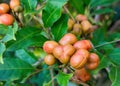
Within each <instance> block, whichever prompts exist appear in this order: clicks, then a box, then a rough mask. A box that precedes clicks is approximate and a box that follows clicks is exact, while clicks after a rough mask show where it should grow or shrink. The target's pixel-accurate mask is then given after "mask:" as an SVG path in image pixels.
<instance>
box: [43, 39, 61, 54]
mask: <svg viewBox="0 0 120 86" xmlns="http://www.w3.org/2000/svg"><path fill="white" fill-rule="evenodd" d="M58 45H59V44H58V43H57V42H55V41H46V42H45V43H44V44H43V50H44V51H45V52H46V53H52V52H53V49H54V48H55V47H56V46H58Z"/></svg>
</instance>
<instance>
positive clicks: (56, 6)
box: [42, 0, 67, 27]
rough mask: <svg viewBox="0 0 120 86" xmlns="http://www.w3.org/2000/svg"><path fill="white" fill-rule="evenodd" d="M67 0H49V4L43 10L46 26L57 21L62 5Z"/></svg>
mask: <svg viewBox="0 0 120 86" xmlns="http://www.w3.org/2000/svg"><path fill="white" fill-rule="evenodd" d="M66 1H67V0H47V4H46V6H45V8H44V10H43V14H42V15H43V16H42V19H43V22H44V25H45V27H50V26H52V25H53V23H55V22H56V21H57V20H58V19H59V18H60V16H61V13H62V6H63V5H64V4H65V3H66Z"/></svg>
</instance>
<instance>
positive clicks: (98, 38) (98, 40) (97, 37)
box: [92, 28, 106, 45]
mask: <svg viewBox="0 0 120 86" xmlns="http://www.w3.org/2000/svg"><path fill="white" fill-rule="evenodd" d="M105 33H106V29H105V28H98V29H97V30H95V31H94V33H93V38H92V43H93V44H94V45H100V44H102V43H103V42H104V40H105Z"/></svg>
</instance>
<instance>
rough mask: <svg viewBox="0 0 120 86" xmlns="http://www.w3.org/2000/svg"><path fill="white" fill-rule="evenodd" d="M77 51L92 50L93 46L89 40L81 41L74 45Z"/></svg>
mask: <svg viewBox="0 0 120 86" xmlns="http://www.w3.org/2000/svg"><path fill="white" fill-rule="evenodd" d="M73 46H74V47H75V49H86V50H90V49H91V48H92V44H91V42H90V41H89V40H80V41H77V42H76V43H75V44H74V45H73Z"/></svg>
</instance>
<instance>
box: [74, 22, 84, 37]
mask: <svg viewBox="0 0 120 86" xmlns="http://www.w3.org/2000/svg"><path fill="white" fill-rule="evenodd" d="M72 33H73V34H75V35H81V34H82V29H81V25H80V24H77V23H76V24H74V26H73V31H72Z"/></svg>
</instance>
